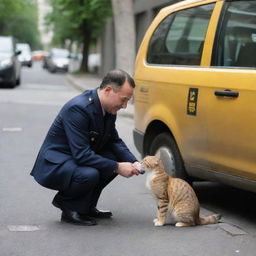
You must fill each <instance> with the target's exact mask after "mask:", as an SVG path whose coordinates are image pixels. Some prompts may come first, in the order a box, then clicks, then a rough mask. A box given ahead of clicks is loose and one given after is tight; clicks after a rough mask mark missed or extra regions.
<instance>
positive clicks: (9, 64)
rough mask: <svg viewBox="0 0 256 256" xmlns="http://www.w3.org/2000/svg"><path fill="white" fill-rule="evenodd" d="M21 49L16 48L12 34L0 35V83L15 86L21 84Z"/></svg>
mask: <svg viewBox="0 0 256 256" xmlns="http://www.w3.org/2000/svg"><path fill="white" fill-rule="evenodd" d="M19 54H20V51H18V50H16V45H15V43H14V39H13V38H12V37H11V36H0V84H1V85H3V86H7V87H11V88H13V87H15V86H16V85H18V84H20V77H21V63H20V62H19V60H18V55H19Z"/></svg>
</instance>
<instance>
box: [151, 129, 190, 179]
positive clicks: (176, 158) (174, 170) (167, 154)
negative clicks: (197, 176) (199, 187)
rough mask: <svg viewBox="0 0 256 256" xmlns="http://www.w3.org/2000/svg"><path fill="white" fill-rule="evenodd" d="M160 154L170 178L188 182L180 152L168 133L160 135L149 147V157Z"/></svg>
mask: <svg viewBox="0 0 256 256" xmlns="http://www.w3.org/2000/svg"><path fill="white" fill-rule="evenodd" d="M157 152H160V158H161V160H162V161H163V164H164V167H165V170H166V172H167V173H168V174H170V176H172V177H175V178H181V179H184V180H186V181H188V182H190V181H191V180H190V178H189V176H188V175H187V173H186V170H185V167H184V164H183V160H182V157H181V155H180V151H179V149H178V146H177V144H176V142H175V140H174V139H173V138H172V137H171V136H170V134H168V133H166V132H165V133H161V134H159V135H158V136H156V137H155V138H154V140H153V141H152V143H151V146H150V152H149V153H150V155H155V154H157Z"/></svg>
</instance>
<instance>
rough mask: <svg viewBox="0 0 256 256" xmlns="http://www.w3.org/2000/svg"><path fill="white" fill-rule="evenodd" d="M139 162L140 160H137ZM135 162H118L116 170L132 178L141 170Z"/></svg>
mask: <svg viewBox="0 0 256 256" xmlns="http://www.w3.org/2000/svg"><path fill="white" fill-rule="evenodd" d="M135 163H138V162H135ZM135 163H133V164H132V163H129V162H122V163H118V167H117V170H116V172H117V173H118V174H120V175H121V176H123V177H125V178H130V177H132V176H133V175H139V174H140V170H138V169H137V168H138V167H136V164H135Z"/></svg>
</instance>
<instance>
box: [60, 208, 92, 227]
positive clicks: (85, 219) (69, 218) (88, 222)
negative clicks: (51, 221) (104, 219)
mask: <svg viewBox="0 0 256 256" xmlns="http://www.w3.org/2000/svg"><path fill="white" fill-rule="evenodd" d="M61 221H64V222H68V223H72V224H75V225H81V226H94V225H97V222H96V221H95V219H93V218H91V217H89V216H85V215H81V214H79V213H78V212H75V211H69V210H65V211H62V214H61Z"/></svg>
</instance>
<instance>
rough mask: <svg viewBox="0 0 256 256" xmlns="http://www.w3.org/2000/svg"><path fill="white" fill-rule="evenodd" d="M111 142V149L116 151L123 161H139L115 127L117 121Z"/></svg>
mask: <svg viewBox="0 0 256 256" xmlns="http://www.w3.org/2000/svg"><path fill="white" fill-rule="evenodd" d="M109 143H110V148H111V150H112V151H113V152H114V154H115V155H116V156H118V159H119V160H120V161H121V162H131V163H134V162H136V161H138V160H137V159H136V157H135V156H134V155H133V154H132V153H131V151H130V150H129V149H128V147H127V146H126V144H125V143H124V141H123V140H122V139H121V138H120V137H119V135H118V132H117V129H116V127H115V123H114V125H113V128H112V131H111V138H110V141H109Z"/></svg>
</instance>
